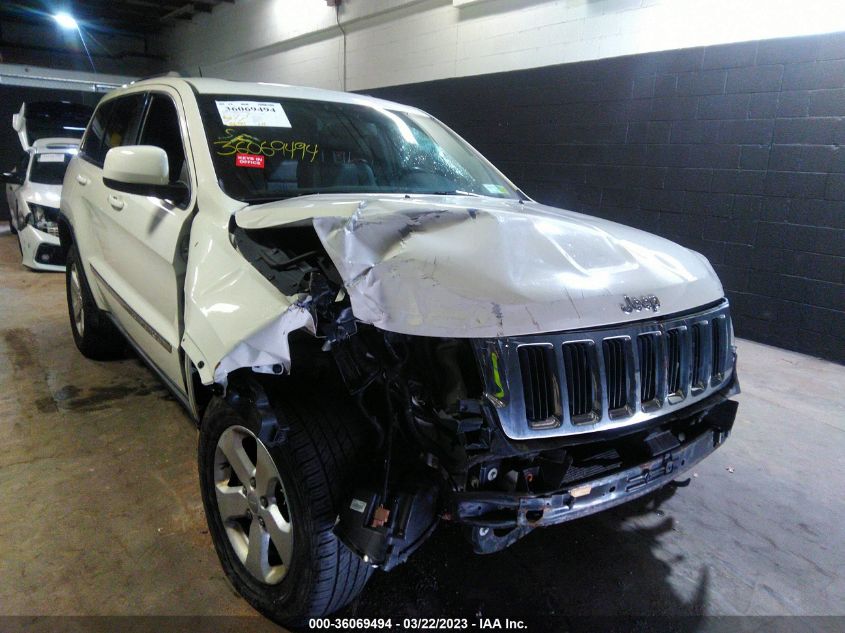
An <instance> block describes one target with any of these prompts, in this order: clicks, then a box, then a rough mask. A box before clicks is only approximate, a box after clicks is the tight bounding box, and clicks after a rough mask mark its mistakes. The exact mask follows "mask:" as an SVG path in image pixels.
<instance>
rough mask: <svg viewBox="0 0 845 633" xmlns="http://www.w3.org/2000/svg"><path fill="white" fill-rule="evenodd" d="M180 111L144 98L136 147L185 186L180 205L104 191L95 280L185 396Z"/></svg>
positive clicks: (168, 102) (174, 100)
mask: <svg viewBox="0 0 845 633" xmlns="http://www.w3.org/2000/svg"><path fill="white" fill-rule="evenodd" d="M183 120H184V117H183V116H182V104H181V101H180V99H179V97H178V95H177V94H176V92H175V91H171V90H169V89H167V88H164V87H162V88H161V89H160V90H157V91H154V92H152V93H150V94H149V96H148V98H147V103H146V106H145V109H144V114H143V117H142V123H141V126H140V131H139V134H138V139H137V144H139V145H154V146H157V147H160V148H162V149H163V150H164V151H165V152H166V153H167V158H168V163H169V167H170V180H171V182H175V181H181V182H183V183H185V184H186V185H188V187H189V189H190V191H191V195H190V198H189V200H188V201H187V202H185V203H182V204H180V205H176V204H173V203H172V202H171V201H168V200H161V199H158V198H153V197H149V196H140V195H135V194H129V193H124V192H121V191H116V190H113V189H109V188H108V187H106V186H105V185H103V187H102V189H103V191H102V196H103V199H102V201H101V204H100V205H99V207H100V208H101V209H103V210H104V211H103V214H104V215H105V216H106V219H104V221H103V226H104V227H105V228H106V229H107V230H106V231H105V232H103V233H102V237H103V238H104V239H103V240H102V241H101V247H102V251H101V252H102V259H103V264H104V266H103V270H102V271H98V273H99V274H98V273H95V274H96V275H97V276H98V277H99V279H98V282H99V283H100V286H101V289H102V290H103V294H104V296H105V298H106V300H107V301H108V302H109V306H110V308H111V309H112V311H113V313H114V314H115V316H116V317H117V319H118V321H119V322H120V324H121V325H122V326H123V328H124V329H125V330H126V332H127V333H128V334H129V336H131V337H132V338H133V339H134V340H135V342H136V343H137V344H138V345H139V346H140V347H141V349H142V351H143V352H144V353H145V354H146V355H147V357H148V360H150V361H151V362H152V363H153V364H154V365H155V366H156V367H157V368H158V369H159V371H160V372H161V373H162V374H163V376H164V378H165V379H167V380H168V381H169V382H170V383H171V386H172V387H175V388H177V389H178V390H179V391H181V392H182V393H185V392H186V389H185V384H184V380H183V376H182V363H181V361H180V354H179V343H180V340H181V337H182V306H183V296H184V293H183V288H184V278H185V268H186V264H187V233H188V230H189V228H190V219H191V215H192V209H193V206H194V205H193V199H194V197H195V193H194V192H195V190H196V186H195V184H194V179H193V174H192V171H193V169H192V166H191V165H189V161H188V160H187V159H186V156H189V155H190V153H189V152H186V147H187V134H186V130H185V129H184V127H183V126H182V125H181V121H183Z"/></svg>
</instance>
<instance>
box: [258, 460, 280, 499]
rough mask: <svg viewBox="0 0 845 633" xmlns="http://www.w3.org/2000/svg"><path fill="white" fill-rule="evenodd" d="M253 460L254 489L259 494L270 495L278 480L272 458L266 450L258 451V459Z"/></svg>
mask: <svg viewBox="0 0 845 633" xmlns="http://www.w3.org/2000/svg"><path fill="white" fill-rule="evenodd" d="M255 461H256V462H257V463H256V465H255V489H256V490H258V493H259V494H261V495H265V496H266V495H272V493H273V489H274V488H275V487H276V482H277V481H278V475H277V474H276V465H275V464H274V463H273V458H271V457H270V455H269V453H267V451H258V459H256V460H255Z"/></svg>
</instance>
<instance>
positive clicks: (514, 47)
mask: <svg viewBox="0 0 845 633" xmlns="http://www.w3.org/2000/svg"><path fill="white" fill-rule="evenodd" d="M338 18H339V20H340V24H341V26H342V27H343V30H344V31H346V34H347V37H346V46H345V49H346V51H345V58H346V62H345V64H344V42H343V37H342V35H341V30H340V28H339V27H338V24H337V20H338ZM834 31H845V1H843V0H801V1H800V2H799V1H797V0H343V4H342V6H341V8H340V11H339V14H336V13H335V9H334V8H331V7H328V6H327V5H326V2H325V0H237V1H236V2H235V4H231V5H225V4H224V5H218V6H217V7H216V8H215V9H214V12H213V13H212V14H210V15H200V16H198V17H196V18H194V20H192V21H191V22H188V23H185V24H183V25H179V26H177V27H174V28H173V29H172V30H170V31H169V32H167V33H166V34H165V36H164V37H163V38H162V39H161V40H159V41H158V46H157V48H158V50H160V51H163V52H166V53H168V54H169V55H170V56H171V66H172V67H174V68H177V69H181V70H183V71H186V72H188V73H190V74H198V73H199V72H200V71H201V72H202V74H203V75H205V76H216V77H222V78H228V79H242V80H253V81H272V82H283V83H292V84H300V85H308V86H318V87H324V88H335V89H338V88H340V89H342V88H344V87H345V88H346V89H347V90H362V89H367V88H375V87H380V86H388V85H395V84H404V83H416V82H420V81H427V80H432V79H442V78H447V77H458V76H467V75H476V74H485V73H491V72H499V71H505V70H515V69H521V68H533V67H538V66H547V65H551V64H560V63H567V62H576V61H583V60H588V59H599V58H604V57H615V56H619V55H629V54H635V53H645V52H652V51H658V50H669V49H674V48H688V47H693V46H703V45H711V44H723V43H728V42H739V41H746V40H757V39H769V38H775V37H788V36H796V35H809V34H816V33H826V32H834ZM344 77H345V86H344Z"/></svg>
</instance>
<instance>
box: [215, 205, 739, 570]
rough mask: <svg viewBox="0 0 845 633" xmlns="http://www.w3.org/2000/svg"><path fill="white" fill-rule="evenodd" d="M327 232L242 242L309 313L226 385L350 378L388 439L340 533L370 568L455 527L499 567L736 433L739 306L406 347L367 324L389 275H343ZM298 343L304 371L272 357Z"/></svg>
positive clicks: (277, 230) (346, 382) (407, 339)
mask: <svg viewBox="0 0 845 633" xmlns="http://www.w3.org/2000/svg"><path fill="white" fill-rule="evenodd" d="M315 224H317V223H312V222H310V221H309V222H298V223H296V222H294V223H291V224H288V225H283V226H275V227H264V228H243V227H242V226H240V225H238V224H237V223H236V222H233V223H232V224H231V226H230V231H231V237H232V243H233V245H234V246H235V248H236V249H237V251H238V252H239V253H240V255H241V256H242V257H243V258H245V259H246V260H247V261H248V262H249V263H250V264H251V265H252V267H253V268H254V269H255V270H257V271H258V272H259V273H260V274H261V275H262V276H263V277H264V279H265V280H266V281H268V282H269V283H270V284H272V285H273V286H274V287H275V289H277V290H278V292H280V293H281V294H282V295H284V296H286V297H291V298H292V303H291V306H290V307H289V308H288V309H287V310H286V311H285V312H284V313H283V314H282V315H281V317H280V318H278V319H276V320H275V321H273V322H272V326H271V327H275V328H276V329H275V330H273V329H267V328H265V329H264V330H262V331H261V332H259V335H258V338H256V337H253V338H252V340H251V341H250V340H247V341H245V342H244V343H243V344H242V345H245V346H252V348H251V349H249V350H247V349H246V347H244V348H242V350H241V351H243V357H242V358H238V357H237V355H236V354H230V355H229V356H228V357H227V358H226V359H224V360H223V362H222V363H221V364H220V365H219V366H218V368H217V375H219V376H225V375H226V373H228V372H229V371H231V370H232V369H235V368H237V367H243V366H251V367H253V369H255V370H258V371H263V372H265V373H284V372H287V371H290V372H297V371H300V370H301V369H303V370H304V369H306V368H307V367H308V366H309V365H311V364H313V363H322V364H324V365H328V366H330V367H331V368H332V372H333V374H334V375H335V376H336V377H337V380H336V381H330V382H329V383H327V384H329V385H334V384H338V385H342V390H343V392H344V393H337V394H334V397H343V398H349V399H350V402H352V403H354V408H353V410H351V411H350V423H356V422H358V421H360V423H361V424H365V425H366V426H367V427H368V429H370V431H371V443H370V447H369V450H368V451H367V453H366V454H365V455H362V456H361V458H360V468H359V469H358V477H357V479H356V481H354V482H350V490H352V493H351V495H350V496H349V498H348V499H346V500H345V501H344V502H343V504H342V508H341V510H340V514H339V518H338V523H337V525H336V527H335V532H336V534H337V535H338V537H339V538H340V539H341V540H342V541H343V542H344V543H345V544H346V545H347V546H348V547H349V548H350V549H351V550H352V551H354V552H356V553H357V554H358V555H359V556H361V557H362V558H363V559H364V560H365V561H366V562H368V563H370V564H372V565H374V566H377V567H380V568H383V569H385V570H389V569H391V568H393V567H395V566H396V565H398V564H400V563H402V562H404V561H405V560H407V558H408V557H409V556H410V555H411V554H412V553H413V552H414V551H415V550H416V549H417V548H418V547H419V546H420V545H421V544H422V543H423V542H424V541H425V540H426V538H427V537H428V536H429V535H430V534H431V532H432V531H433V530H434V529H435V527H436V526H437V524H438V522H439V521H441V520H443V521H450V522H454V523H458V524H461V525H464V526H466V533H467V536H468V538H469V540H470V542H471V543H472V546H473V548H474V550H475V551H476V552H478V553H490V552H495V551H498V550H500V549H502V548H504V547H507V546H509V545H511V544H512V543H514V542H515V541H516V540H518V539H519V538H521V537H522V536H524V535H525V534H527V533H528V532H530V531H531V530H532V529H534V528H535V527H540V526H547V525H552V524H557V523H561V522H564V521H567V520H571V519H574V518H578V517H581V516H585V515H588V514H592V513H595V512H599V511H601V510H604V509H606V508H609V507H612V506H615V505H617V504H619V503H623V502H625V501H628V500H630V499H634V498H636V497H639V496H642V495H644V494H647V493H648V492H651V491H653V490H655V489H656V488H659V487H661V486H663V485H666V484H667V483H669V482H670V481H672V480H673V479H675V478H676V477H678V476H679V475H680V474H682V473H683V472H684V471H686V470H688V469H689V468H691V467H692V466H693V465H694V464H696V463H697V462H698V461H700V460H701V459H703V458H704V457H706V456H707V455H708V454H709V453H711V452H712V451H713V450H715V448H717V447H718V446H720V445H721V443H722V442H723V441H724V440H725V438H726V437H727V435H728V434H729V433H730V430H731V428H732V425H733V421H734V417H735V413H736V404H735V403H733V402H730V401H728V400H727V398H728V397H729V396H731V395H733V394H734V393H737V392H738V383H737V381H736V377H735V374H734V367H735V353H734V348H733V342H732V328H731V325H730V315H729V309H728V305H727V302H726V301H725V300H718V301H713V302H711V303H710V304H708V305H705V306H704V307H701V308H698V309H694V310H685V311H681V312H678V313H674V314H671V315H669V316H667V317H659V318H658V317H654V318H651V319H647V320H642V319H641V320H638V321H637V320H634V321H631V322H629V323H626V324H624V325H611V326H603V327H598V328H595V329H589V330H587V329H574V330H567V331H564V332H555V333H551V334H545V333H531V334H520V333H518V332H517V333H514V334H511V335H506V334H507V333H502V332H493V333H492V335H490V334H491V333H490V332H489V331H488V332H487V333H485V334H482V335H480V336H474V337H466V336H462V337H448V336H431V335H420V334H410V333H400V332H396V331H388V330H387V329H384V328H382V327H377V326H376V325H374V324H373V323H372V322H365V321H362V320H360V319H358V318H356V316H355V314H356V312H355V310H354V307H353V302H352V297H351V296H350V294H351V293H350V286H352V287H354V286H356V284H358V283H360V281H361V280H362V279H364V278H365V277H366V275H368V274H369V273H371V272H372V269H371V268H369V269H368V268H366V267H365V268H364V269H362V270H359V271H358V273H357V275H356V276H355V277H354V278H352V279H349V278H346V277H347V276H346V275H342V274H341V273H340V272H339V271H338V268H339V266H338V265H337V260H338V256H337V254H336V253H333V255H334V256H333V255H330V254H329V252H328V251H327V249H326V247H325V246H324V244H325V243H326V241H327V240H326V239H325V235H321V234H320V233H319V231H318V230H317V229H315ZM324 224H326V225H328V224H329V222H328V221H326V222H325V223H324ZM335 224H336V223H335ZM406 237H407V234H406ZM346 263H349V262H348V259H347V260H346ZM340 267H341V268H342V266H340ZM371 281H372V280H371ZM375 283H379V282H375ZM385 283H388V282H385ZM359 292H360V289H359ZM539 329H541V330H542V328H539ZM494 330H495V328H494ZM300 331H301V332H306V333H307V334H308V335H310V336H307V335H306V338H305V339H300V338H296V336H294V334H295V333H296V332H300ZM261 337H265V338H264V339H263V340H259V339H260V338H261ZM282 339H283V340H284V343H283V345H284V346H285V347H284V349H283V350H282V352H281V356H282V357H285V355H286V356H287V358H288V359H289V362H287V363H284V364H283V363H281V362H272V361H273V358H269V359H268V358H264V357H262V356H261V354H262V353H264V352H263V351H262V349H261V347H262V346H264V347H265V348H269V347H271V345H269V344H267V343H266V341H271V340H272V341H273V342H274V345H275V348H274V354H275V355H276V357H277V358H278V356H279V355H280V352H279V350H280V349H281V348H280V345H281V343H280V342H279V341H280V340H282ZM289 339H291V340H293V339H295V340H294V341H293V343H290V342H289ZM308 341H310V343H309V342H308ZM300 343H301V344H302V345H303V349H302V350H300V351H299V353H295V352H293V351H291V345H293V346H294V347H295V346H296V345H298V344H300ZM244 359H246V360H244ZM227 362H230V363H231V365H226V363H227ZM327 397H333V395H332V394H331V393H327Z"/></svg>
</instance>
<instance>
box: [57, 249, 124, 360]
mask: <svg viewBox="0 0 845 633" xmlns="http://www.w3.org/2000/svg"><path fill="white" fill-rule="evenodd" d="M65 287H66V291H67V307H68V315H69V316H70V330H71V332H72V333H73V341H74V343H76V347H77V349H78V350H79V351H80V352H82V355H83V356H85V357H86V358H91V359H93V360H106V359H111V358H118V357H120V356H122V355H123V352H124V350H125V349H126V342H125V341H124V340H123V337H122V336H121V334H120V332H118V331H117V328H115V326H114V324H112V322H111V321H110V320H109V318H108V316H107V315H106V313H105V312H103V311H102V310H100V309H99V308H98V307H97V303H96V302H95V301H94V296H93V295H92V294H91V288H90V287H89V286H88V280H87V279H86V278H85V269H84V268H83V267H82V262H81V261H80V258H79V251H78V250H77V248H76V244H71V246H70V249H69V250H68V253H67V259H66V261H65Z"/></svg>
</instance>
